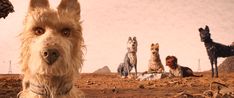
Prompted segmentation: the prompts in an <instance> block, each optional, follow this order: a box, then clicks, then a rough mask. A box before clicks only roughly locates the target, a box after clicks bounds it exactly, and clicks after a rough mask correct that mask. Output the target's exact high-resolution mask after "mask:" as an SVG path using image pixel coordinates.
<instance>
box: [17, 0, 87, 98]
mask: <svg viewBox="0 0 234 98" xmlns="http://www.w3.org/2000/svg"><path fill="white" fill-rule="evenodd" d="M80 24H81V23H80V5H79V2H78V1H77V0H62V1H61V3H60V4H59V6H58V8H57V10H55V9H51V8H50V6H49V2H48V0H31V1H30V4H29V10H28V14H27V16H26V17H25V21H24V29H23V32H22V33H21V34H20V38H21V42H22V44H21V55H20V59H21V60H20V61H21V67H22V73H23V75H24V79H23V91H22V92H21V93H20V98H46V97H45V96H41V95H38V94H35V93H33V92H31V91H30V90H29V89H28V88H29V87H30V83H31V82H32V83H34V84H38V85H43V86H46V87H47V88H49V92H50V95H51V96H50V98H79V97H81V96H83V95H82V92H81V91H78V90H76V89H75V87H74V86H73V88H72V90H71V91H70V92H69V93H68V94H65V95H56V94H55V93H58V92H59V91H57V90H58V89H61V88H63V87H64V88H66V84H69V85H70V84H73V83H74V82H75V77H77V75H79V72H80V70H81V67H82V64H83V52H82V49H83V48H84V40H83V37H82V28H81V25H80ZM37 27H40V28H43V29H44V30H45V32H44V33H43V34H41V35H37V34H35V32H36V31H35V28H37ZM64 29H69V30H70V31H69V33H70V35H69V36H64V35H63V30H64ZM47 48H55V49H57V50H58V51H59V53H60V56H59V58H58V59H57V60H56V62H55V63H53V65H48V64H47V63H46V62H45V61H44V60H43V59H42V57H41V55H40V52H41V51H42V50H43V49H47ZM55 77H56V79H57V80H55V79H54V78H55ZM61 83H62V84H64V85H62V86H61V85H59V84H61Z"/></svg>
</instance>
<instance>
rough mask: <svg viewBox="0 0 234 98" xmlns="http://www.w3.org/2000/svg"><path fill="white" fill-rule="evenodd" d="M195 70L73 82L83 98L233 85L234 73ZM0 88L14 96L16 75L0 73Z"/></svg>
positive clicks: (150, 97)
mask: <svg viewBox="0 0 234 98" xmlns="http://www.w3.org/2000/svg"><path fill="white" fill-rule="evenodd" d="M199 74H203V77H187V78H171V79H169V78H164V79H160V80H155V81H137V80H134V79H122V78H120V77H119V76H118V75H117V74H115V73H112V74H93V73H92V74H91V73H90V74H89V73H83V74H81V77H80V79H78V80H77V84H76V85H75V86H76V87H78V88H80V89H81V90H83V91H84V92H85V94H86V97H87V98H113V97H115V98H136V97H137V98H143V97H144V98H172V97H174V96H175V95H176V94H178V93H180V92H187V93H189V94H202V93H203V92H204V91H206V90H209V89H210V88H209V85H210V83H211V82H213V81H216V82H220V83H222V84H225V85H227V86H228V87H229V88H234V73H221V74H220V78H214V79H212V78H211V76H210V72H203V73H199ZM0 88H1V89H0V98H16V95H17V93H18V92H19V91H20V90H21V89H22V88H21V77H20V75H0ZM213 89H215V87H213ZM229 98H230V97H229Z"/></svg>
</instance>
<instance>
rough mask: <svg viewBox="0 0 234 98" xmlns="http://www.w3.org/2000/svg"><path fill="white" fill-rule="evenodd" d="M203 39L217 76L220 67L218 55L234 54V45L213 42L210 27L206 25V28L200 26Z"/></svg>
mask: <svg viewBox="0 0 234 98" xmlns="http://www.w3.org/2000/svg"><path fill="white" fill-rule="evenodd" d="M199 32H200V37H201V41H202V42H204V43H205V47H206V50H207V53H208V56H209V59H210V63H211V68H212V77H214V67H213V64H215V70H216V73H215V74H216V77H218V67H217V58H218V57H229V56H233V55H234V46H226V45H222V44H220V43H216V42H213V40H212V39H211V38H210V36H211V35H210V30H209V27H208V26H206V27H205V29H203V28H199Z"/></svg>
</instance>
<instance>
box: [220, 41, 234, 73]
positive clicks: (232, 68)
mask: <svg viewBox="0 0 234 98" xmlns="http://www.w3.org/2000/svg"><path fill="white" fill-rule="evenodd" d="M232 45H233V46H234V42H233V43H232ZM218 68H219V71H220V72H234V56H231V57H227V58H226V59H225V60H224V61H223V62H222V63H221V64H220V65H219V67H218Z"/></svg>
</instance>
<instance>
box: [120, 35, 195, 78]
mask: <svg viewBox="0 0 234 98" xmlns="http://www.w3.org/2000/svg"><path fill="white" fill-rule="evenodd" d="M137 46H138V43H137V39H136V37H133V38H132V37H129V38H128V41H127V53H126V55H125V57H124V62H123V63H121V64H120V65H119V66H118V68H117V71H118V73H119V75H120V76H121V77H122V78H127V77H129V78H130V77H132V76H131V75H130V72H131V70H132V69H133V68H134V69H135V78H136V76H137V74H138V72H137V54H136V53H137ZM150 51H151V57H150V60H149V64H148V71H146V72H144V73H143V74H145V73H149V74H153V73H158V74H163V73H164V72H165V69H164V66H163V64H162V62H161V59H160V55H159V44H158V43H152V44H151V46H150ZM166 66H168V67H169V68H170V72H169V77H188V76H197V75H194V74H193V71H192V70H191V69H190V68H188V67H185V66H181V65H179V64H178V63H177V58H176V57H175V56H167V57H166Z"/></svg>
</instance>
